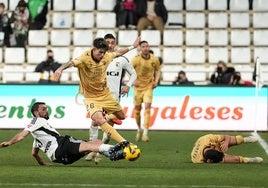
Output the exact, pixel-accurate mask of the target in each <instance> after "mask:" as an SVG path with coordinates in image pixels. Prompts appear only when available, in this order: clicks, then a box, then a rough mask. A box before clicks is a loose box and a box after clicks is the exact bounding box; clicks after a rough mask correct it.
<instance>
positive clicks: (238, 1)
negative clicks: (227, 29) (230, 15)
mask: <svg viewBox="0 0 268 188" xmlns="http://www.w3.org/2000/svg"><path fill="white" fill-rule="evenodd" d="M229 1H230V2H229V9H230V10H231V11H248V10H249V1H248V0H229Z"/></svg>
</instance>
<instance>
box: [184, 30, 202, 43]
mask: <svg viewBox="0 0 268 188" xmlns="http://www.w3.org/2000/svg"><path fill="white" fill-rule="evenodd" d="M185 43H186V45H187V46H203V45H205V43H206V34H205V30H191V29H188V30H186V42H185Z"/></svg>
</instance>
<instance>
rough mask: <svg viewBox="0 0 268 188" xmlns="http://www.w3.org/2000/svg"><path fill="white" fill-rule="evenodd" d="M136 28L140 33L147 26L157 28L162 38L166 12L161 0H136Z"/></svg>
mask: <svg viewBox="0 0 268 188" xmlns="http://www.w3.org/2000/svg"><path fill="white" fill-rule="evenodd" d="M135 3H136V15H137V20H138V23H137V30H138V33H139V35H140V33H141V31H142V30H143V29H146V28H147V27H148V26H152V27H153V28H155V29H157V30H159V31H160V32H161V36H162V38H163V32H164V29H165V24H166V22H167V18H168V12H167V9H166V6H165V5H164V2H163V0H136V1H135Z"/></svg>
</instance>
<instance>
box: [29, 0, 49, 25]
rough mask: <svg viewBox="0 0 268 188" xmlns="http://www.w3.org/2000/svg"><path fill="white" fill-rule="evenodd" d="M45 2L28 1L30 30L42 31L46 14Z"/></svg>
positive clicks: (37, 0) (44, 0)
mask: <svg viewBox="0 0 268 188" xmlns="http://www.w3.org/2000/svg"><path fill="white" fill-rule="evenodd" d="M47 5H48V1H47V0H28V8H29V11H30V17H31V21H30V28H29V29H30V30H39V29H43V28H44V26H45V25H46V22H47V13H48V6H47Z"/></svg>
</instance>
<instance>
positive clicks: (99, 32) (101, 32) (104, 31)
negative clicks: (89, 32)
mask: <svg viewBox="0 0 268 188" xmlns="http://www.w3.org/2000/svg"><path fill="white" fill-rule="evenodd" d="M119 32H120V31H119ZM107 33H111V34H112V35H113V36H114V37H117V36H116V33H115V31H114V29H98V30H97V33H96V35H95V38H97V37H104V36H105V35H106V34H107Z"/></svg>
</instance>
